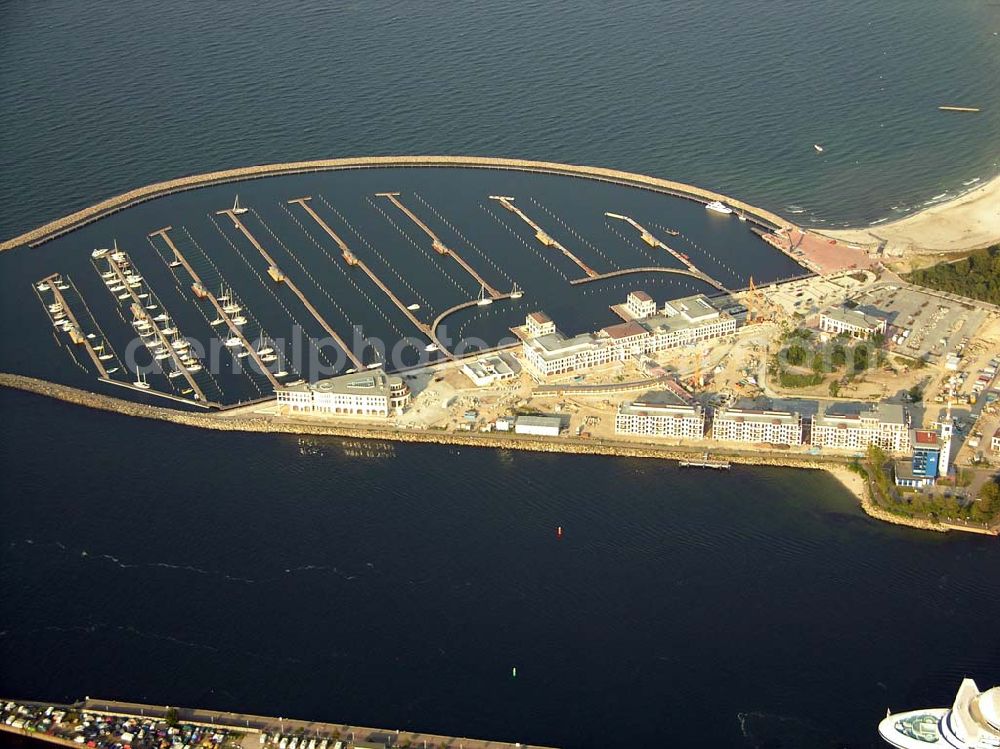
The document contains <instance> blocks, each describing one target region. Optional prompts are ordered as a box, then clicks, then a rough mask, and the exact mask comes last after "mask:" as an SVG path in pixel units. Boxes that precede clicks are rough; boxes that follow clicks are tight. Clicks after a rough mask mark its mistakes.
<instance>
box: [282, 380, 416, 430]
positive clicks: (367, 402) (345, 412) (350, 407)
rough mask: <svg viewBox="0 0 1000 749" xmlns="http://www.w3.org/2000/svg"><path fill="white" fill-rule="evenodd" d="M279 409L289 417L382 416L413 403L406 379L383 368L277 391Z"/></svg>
mask: <svg viewBox="0 0 1000 749" xmlns="http://www.w3.org/2000/svg"><path fill="white" fill-rule="evenodd" d="M274 392H275V395H276V396H277V401H278V406H279V408H280V409H281V412H282V413H285V414H288V415H299V414H315V415H326V416H350V417H357V416H362V417H382V418H388V417H389V416H390V415H398V414H401V413H402V412H403V410H404V409H405V408H406V407H407V406H408V405H409V403H410V388H409V387H408V386H407V385H406V383H405V382H403V378H401V377H398V376H395V375H387V374H386V373H385V370H383V369H382V368H378V369H366V370H364V371H362V372H355V373H353V374H346V375H340V376H338V377H328V378H326V379H323V380H317V381H316V382H311V383H310V382H301V383H298V384H295V385H288V386H286V387H278V388H275V390H274Z"/></svg>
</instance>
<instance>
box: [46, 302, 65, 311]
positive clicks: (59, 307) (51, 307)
mask: <svg viewBox="0 0 1000 749" xmlns="http://www.w3.org/2000/svg"><path fill="white" fill-rule="evenodd" d="M62 308H63V306H62V305H61V304H60V303H59V302H56V303H55V304H50V305H49V312H52V313H56V312H62Z"/></svg>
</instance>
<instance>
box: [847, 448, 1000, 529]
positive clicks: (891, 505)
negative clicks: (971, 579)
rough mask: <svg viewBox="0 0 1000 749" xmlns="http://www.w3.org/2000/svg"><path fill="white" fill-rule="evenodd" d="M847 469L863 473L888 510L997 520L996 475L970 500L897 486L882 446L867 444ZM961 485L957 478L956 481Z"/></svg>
mask: <svg viewBox="0 0 1000 749" xmlns="http://www.w3.org/2000/svg"><path fill="white" fill-rule="evenodd" d="M851 470H853V471H855V472H856V473H860V474H861V475H863V476H865V477H867V479H868V485H869V487H870V488H871V490H872V499H873V500H874V502H875V504H876V505H878V506H879V507H881V508H882V509H884V510H887V511H888V512H891V513H894V514H896V515H902V516H904V517H910V518H924V519H927V520H930V521H931V522H932V523H937V522H940V521H941V520H948V519H958V520H965V519H968V520H970V521H971V522H974V523H982V524H985V525H993V524H994V523H996V522H998V521H1000V484H998V483H997V477H994V479H993V480H991V481H987V482H986V484H984V485H983V487H982V488H981V489H980V491H979V496H978V497H977V498H975V499H973V500H972V501H968V500H962V499H960V498H958V497H955V496H945V495H944V494H939V493H936V492H935V493H924V492H918V491H914V490H912V489H910V490H906V489H901V488H900V487H897V486H896V485H895V481H894V480H893V474H892V460H891V458H890V457H889V455H888V454H887V453H886V452H885V451H884V450H882V449H880V448H878V447H875V446H874V445H870V446H869V447H868V451H867V452H866V454H865V458H864V460H863V461H862V462H860V463H854V464H852V465H851ZM959 484H960V485H961V484H962V482H961V480H960V481H959Z"/></svg>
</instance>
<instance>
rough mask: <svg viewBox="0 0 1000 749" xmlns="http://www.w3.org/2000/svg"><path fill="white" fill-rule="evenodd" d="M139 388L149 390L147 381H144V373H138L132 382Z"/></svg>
mask: <svg viewBox="0 0 1000 749" xmlns="http://www.w3.org/2000/svg"><path fill="white" fill-rule="evenodd" d="M132 384H133V385H135V386H136V387H137V388H139V389H140V390H149V383H148V382H146V375H144V374H142V373H141V372H140V373H139V379H138V380H136V381H135V382H133V383H132Z"/></svg>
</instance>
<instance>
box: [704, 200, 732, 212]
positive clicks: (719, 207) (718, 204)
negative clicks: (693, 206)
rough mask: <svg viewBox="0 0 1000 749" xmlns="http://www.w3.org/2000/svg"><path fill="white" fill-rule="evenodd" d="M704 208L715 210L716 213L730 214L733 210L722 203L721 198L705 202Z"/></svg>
mask: <svg viewBox="0 0 1000 749" xmlns="http://www.w3.org/2000/svg"><path fill="white" fill-rule="evenodd" d="M705 210H708V211H715V212H716V213H725V214H730V213H732V212H733V209H732V208H730V207H729V206H728V205H726V204H725V203H723V202H722V201H721V200H713V201H712V202H711V203H708V204H706V205H705Z"/></svg>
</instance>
